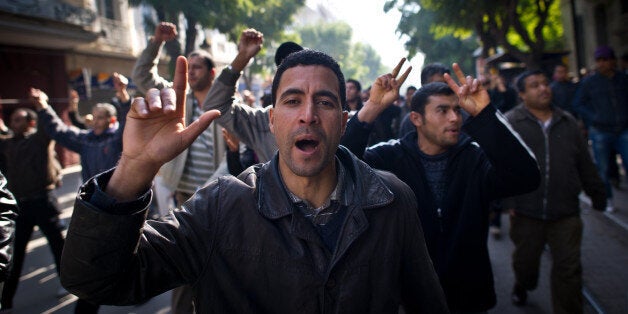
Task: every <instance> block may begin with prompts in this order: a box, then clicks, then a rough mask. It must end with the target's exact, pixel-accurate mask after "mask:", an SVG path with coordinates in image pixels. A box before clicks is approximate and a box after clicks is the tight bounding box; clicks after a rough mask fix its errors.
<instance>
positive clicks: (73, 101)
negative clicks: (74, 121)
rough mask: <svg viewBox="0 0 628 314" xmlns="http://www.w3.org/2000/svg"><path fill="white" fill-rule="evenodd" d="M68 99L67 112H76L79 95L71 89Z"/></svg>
mask: <svg viewBox="0 0 628 314" xmlns="http://www.w3.org/2000/svg"><path fill="white" fill-rule="evenodd" d="M68 96H69V99H68V103H69V105H70V108H69V110H70V111H75V112H76V111H78V104H79V95H78V92H77V91H76V90H75V89H73V90H71V91H70V94H69V95H68Z"/></svg>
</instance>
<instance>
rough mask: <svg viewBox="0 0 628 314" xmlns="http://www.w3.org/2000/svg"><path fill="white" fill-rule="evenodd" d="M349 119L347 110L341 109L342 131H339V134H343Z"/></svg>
mask: <svg viewBox="0 0 628 314" xmlns="http://www.w3.org/2000/svg"><path fill="white" fill-rule="evenodd" d="M348 120H349V112H348V111H345V110H343V111H342V132H341V133H340V135H341V136H342V135H344V134H345V131H346V130H347V121H348Z"/></svg>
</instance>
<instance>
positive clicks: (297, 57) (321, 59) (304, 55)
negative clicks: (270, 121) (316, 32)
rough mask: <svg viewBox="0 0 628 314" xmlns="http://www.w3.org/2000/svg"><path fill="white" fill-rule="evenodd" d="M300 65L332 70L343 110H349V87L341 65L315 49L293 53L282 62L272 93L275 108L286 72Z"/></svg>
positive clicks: (274, 80) (274, 79) (276, 74)
mask: <svg viewBox="0 0 628 314" xmlns="http://www.w3.org/2000/svg"><path fill="white" fill-rule="evenodd" d="M299 65H303V66H307V65H320V66H324V67H326V68H328V69H330V70H332V72H334V74H336V77H337V78H338V86H339V89H340V90H339V91H338V92H339V96H340V104H341V105H342V109H343V110H348V105H347V94H346V93H347V87H346V85H345V77H344V75H343V74H342V71H341V70H340V65H338V62H336V60H334V58H332V57H331V56H330V55H328V54H326V53H324V52H320V51H317V50H313V49H304V50H301V51H297V52H294V53H291V54H290V55H288V56H287V57H286V58H285V59H284V60H283V61H282V62H281V64H280V65H279V68H277V73H275V77H274V78H273V88H272V91H271V95H272V100H273V107H274V106H275V104H276V103H277V89H278V88H279V82H280V81H281V77H282V76H283V73H284V72H286V70H288V69H290V68H294V67H296V66H299Z"/></svg>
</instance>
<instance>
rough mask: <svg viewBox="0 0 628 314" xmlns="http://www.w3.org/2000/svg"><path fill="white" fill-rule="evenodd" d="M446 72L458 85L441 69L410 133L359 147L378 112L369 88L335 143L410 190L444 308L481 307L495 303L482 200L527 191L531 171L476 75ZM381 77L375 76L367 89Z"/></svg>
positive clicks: (419, 96) (415, 111)
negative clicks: (441, 75)
mask: <svg viewBox="0 0 628 314" xmlns="http://www.w3.org/2000/svg"><path fill="white" fill-rule="evenodd" d="M453 69H454V72H455V73H456V75H457V77H458V80H459V81H460V82H463V85H462V86H458V85H457V84H456V83H455V82H454V81H453V80H452V78H451V77H450V76H449V74H445V79H446V81H447V84H445V83H441V82H434V83H429V84H427V85H425V86H423V87H421V88H420V89H419V90H418V91H417V92H416V93H415V94H414V96H413V97H412V112H411V113H410V119H411V120H412V123H413V124H414V125H415V127H416V131H415V132H410V133H408V134H407V135H406V136H405V137H403V138H401V139H399V140H393V141H389V142H386V143H380V144H378V145H375V146H372V147H370V148H368V149H367V150H366V151H364V148H365V144H366V141H365V139H366V138H367V137H368V136H367V135H368V132H369V130H370V125H369V123H370V122H371V121H373V116H376V115H377V113H378V112H380V111H381V110H382V108H381V107H378V106H371V105H372V104H377V103H380V102H378V101H377V99H378V98H379V97H381V96H379V95H378V93H377V92H374V91H376V90H377V89H373V90H372V91H371V99H369V101H367V102H366V103H365V105H364V108H363V109H362V111H360V112H358V114H357V115H356V117H354V118H353V119H351V120H350V121H349V124H348V126H347V132H346V134H345V137H344V138H343V144H345V145H347V146H348V147H350V149H351V150H352V151H353V152H354V153H356V154H357V155H358V156H363V159H364V161H366V162H367V163H368V164H369V165H371V166H372V167H374V168H377V169H382V170H387V171H390V172H392V173H394V174H395V175H397V176H398V177H399V178H400V179H401V180H402V181H404V182H405V183H407V184H408V185H409V186H410V187H411V188H412V190H413V191H414V194H415V195H416V197H417V200H418V203H419V204H418V205H419V206H418V213H419V217H420V219H421V223H422V224H423V231H424V233H425V240H426V243H427V247H428V250H429V252H430V257H431V258H432V261H433V262H434V268H435V269H436V272H437V274H438V276H439V278H440V282H441V285H442V286H443V290H444V292H445V297H446V298H447V303H448V305H449V308H450V310H451V311H452V312H453V313H456V312H465V313H466V312H482V311H486V310H488V309H490V308H492V307H493V306H494V305H495V302H496V297H495V291H494V285H493V273H492V270H491V263H490V260H489V255H488V248H487V243H486V241H487V237H488V222H489V202H490V201H491V200H493V199H496V198H501V197H504V196H509V195H515V194H518V193H524V192H529V191H531V190H534V189H535V188H536V187H537V185H538V182H539V169H538V166H537V164H536V161H535V160H534V157H533V156H532V153H531V152H530V151H529V149H528V148H527V147H526V146H525V144H524V143H523V142H521V141H520V140H519V138H518V137H517V135H516V134H515V133H513V132H512V131H511V130H510V128H509V126H508V124H507V123H506V120H505V118H504V117H503V115H502V114H501V113H499V112H498V111H496V109H495V108H494V107H493V106H492V105H489V96H488V93H487V92H486V90H484V89H483V88H482V86H481V85H480V84H479V83H478V81H477V79H473V80H472V79H471V78H465V77H464V75H463V73H462V71H461V70H460V68H459V67H458V65H457V64H454V66H453ZM386 80H387V78H386V77H380V78H378V81H377V82H376V83H375V84H374V86H376V85H386V83H385V81H386ZM372 100H373V101H372ZM462 109H464V110H465V111H467V112H468V113H469V114H470V115H471V117H470V118H469V119H468V121H467V122H466V123H465V125H464V131H465V133H466V134H464V133H462V132H461V131H462V120H463V118H462V114H461V110H462Z"/></svg>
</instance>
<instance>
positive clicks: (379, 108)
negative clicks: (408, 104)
mask: <svg viewBox="0 0 628 314" xmlns="http://www.w3.org/2000/svg"><path fill="white" fill-rule="evenodd" d="M404 62H406V58H402V59H401V61H399V63H398V64H397V66H395V68H394V69H393V71H392V73H387V74H384V75H382V76H380V77H378V78H377V79H376V80H375V83H373V86H371V94H370V96H369V99H368V100H367V101H366V102H365V103H364V107H362V109H361V110H360V111H358V120H360V121H361V122H366V123H371V122H373V121H375V119H376V118H377V116H379V115H380V114H381V113H382V112H383V111H384V110H385V109H386V108H388V106H390V105H391V104H392V103H393V102H395V100H397V99H398V98H399V88H401V85H402V84H403V83H404V82H405V81H406V78H408V75H409V74H410V71H412V67H408V69H406V71H405V72H404V73H403V74H402V75H401V76H400V77H399V78H397V75H399V72H400V71H401V66H402V65H403V64H404Z"/></svg>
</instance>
